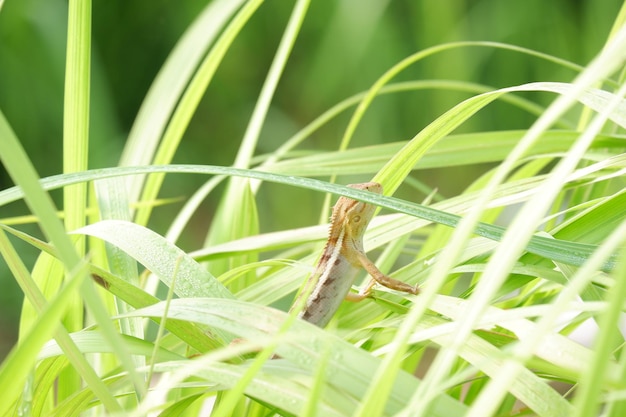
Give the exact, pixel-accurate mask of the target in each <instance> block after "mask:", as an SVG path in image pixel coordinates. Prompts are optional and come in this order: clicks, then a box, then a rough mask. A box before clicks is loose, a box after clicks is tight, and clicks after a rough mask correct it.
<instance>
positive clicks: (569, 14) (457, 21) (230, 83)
mask: <svg viewBox="0 0 626 417" xmlns="http://www.w3.org/2000/svg"><path fill="white" fill-rule="evenodd" d="M207 3H208V2H207V1H199V0H183V1H171V0H170V1H166V0H123V1H119V0H106V1H105V0H94V1H93V10H92V15H93V39H92V41H93V57H92V88H91V100H92V101H91V137H90V166H91V167H92V168H98V167H106V166H115V165H117V163H118V161H119V158H120V154H121V151H122V149H123V146H124V143H125V140H126V137H127V135H128V132H129V130H130V128H131V126H132V123H133V121H134V118H135V116H136V114H137V111H138V108H139V106H140V105H141V103H142V100H143V99H144V97H145V95H146V92H147V90H148V88H149V86H150V84H151V83H152V82H153V79H154V77H155V76H156V74H157V72H158V71H159V69H160V67H161V66H162V65H163V62H164V60H165V59H166V57H167V56H168V54H169V53H170V51H171V50H172V48H173V46H174V45H175V43H176V42H177V40H178V39H179V38H180V36H181V35H182V33H183V32H184V31H185V29H186V28H187V27H188V26H189V25H190V23H191V22H192V21H193V19H194V18H195V17H196V16H197V15H198V14H199V13H200V12H201V10H202V9H203V8H204V7H205V6H206V5H207ZM1 4H2V2H0V5H1ZM293 5H294V2H293V1H284V0H281V1H271V0H270V1H266V2H265V3H264V4H263V5H262V6H261V7H260V9H259V10H258V12H257V13H256V15H255V16H254V17H253V18H252V19H251V21H250V22H249V24H248V25H247V27H246V28H244V30H243V32H242V34H241V36H239V38H238V39H237V40H236V41H235V43H234V45H233V46H232V48H231V49H230V51H229V52H228V54H227V55H226V58H225V60H224V62H223V65H222V66H221V68H220V69H219V70H218V72H217V74H216V77H215V79H214V81H213V82H212V83H211V85H210V86H209V89H208V91H207V93H206V95H205V97H204V99H203V101H202V103H201V105H200V107H199V109H198V112H197V113H196V116H195V117H194V119H193V120H192V122H191V125H190V126H189V128H188V130H187V133H186V135H185V137H184V140H183V142H182V144H181V147H180V149H179V151H178V153H177V156H176V158H175V161H174V162H176V163H196V164H213V165H229V164H231V163H232V161H233V159H234V156H235V153H236V151H237V148H238V146H239V143H240V140H241V137H242V135H243V132H244V130H245V128H246V125H247V123H248V119H249V117H250V114H251V111H252V108H253V106H254V104H255V101H256V99H257V96H258V93H259V91H260V88H261V85H262V82H263V80H264V77H265V74H266V72H267V70H268V67H269V64H270V62H271V60H272V58H273V55H274V53H275V51H276V47H277V44H278V42H279V40H280V37H281V36H282V33H283V31H284V27H285V24H286V21H287V19H288V17H289V14H290V13H291V9H292V8H293ZM620 6H621V2H620V1H618V0H595V1H592V0H577V1H576V0H569V1H568V0H552V1H546V0H474V1H453V0H442V1H432V0H416V1H401V0H396V1H382V0H381V1H377V0H322V1H314V2H312V4H311V5H310V8H309V12H308V15H307V18H306V20H305V22H304V26H303V28H302V32H301V34H300V36H299V38H298V42H297V43H296V45H295V48H294V51H293V53H292V56H291V58H290V60H289V63H288V66H287V68H286V71H285V73H284V76H283V78H282V80H281V82H280V84H279V87H278V91H277V94H276V97H275V99H274V101H273V104H272V108H271V111H270V113H269V118H268V120H267V122H266V125H265V127H264V130H263V134H262V138H261V140H260V143H259V147H258V149H257V153H258V154H262V153H267V152H271V151H273V150H274V149H275V148H276V147H278V146H279V145H280V144H281V143H283V142H284V141H285V140H286V139H287V138H289V137H290V136H291V135H292V134H293V133H295V132H297V131H298V130H299V129H301V128H302V127H303V126H304V125H306V124H307V123H308V122H310V121H311V120H312V119H313V118H315V117H316V116H317V115H319V114H320V113H322V112H323V111H325V110H326V109H328V108H329V107H330V106H332V105H334V104H336V103H337V102H339V101H341V100H342V99H344V98H346V97H348V96H351V95H353V94H355V93H357V92H360V91H362V90H364V89H366V88H368V87H369V86H371V84H372V83H373V82H374V81H375V80H376V79H377V78H378V77H379V76H380V75H381V74H382V73H384V72H385V71H386V70H387V69H389V68H390V67H391V66H393V65H394V64H396V63H397V62H398V61H400V60H402V59H403V58H405V57H406V56H408V55H410V54H412V53H415V52H417V51H419V50H422V49H424V48H427V47H430V46H433V45H437V44H441V43H444V42H451V41H466V40H488V41H498V42H504V43H509V44H514V45H519V46H523V47H526V48H530V49H535V50H538V51H541V52H544V53H547V54H551V55H554V56H556V57H560V58H564V59H567V60H571V61H573V62H576V63H579V64H583V65H584V64H586V63H587V62H589V60H590V59H591V58H592V57H593V56H594V55H595V54H596V53H597V52H598V50H599V49H600V48H601V47H602V45H603V43H604V41H605V40H606V37H607V35H608V33H609V30H610V29H611V25H612V23H613V19H614V18H615V16H616V14H617V12H618V10H619V8H620ZM66 25H67V1H64V0H5V1H4V5H3V6H2V8H1V9H0V109H1V110H2V112H3V113H4V115H5V117H6V118H7V119H8V120H9V123H10V124H11V125H12V127H13V129H14V130H15V132H16V133H17V135H18V137H19V138H20V140H21V141H22V144H23V146H24V147H25V148H26V150H27V152H28V154H29V155H30V157H31V159H32V161H33V163H34V164H35V166H36V167H37V169H38V171H39V174H40V175H41V176H49V175H54V174H58V173H60V172H62V126H63V85H64V66H65V43H66ZM574 76H575V73H574V72H572V71H571V70H565V69H563V68H561V67H559V66H557V65H555V64H551V63H547V62H545V61H542V60H539V59H537V58H532V57H528V56H526V55H522V54H519V53H514V52H510V51H501V50H493V49H489V48H460V49H456V50H454V51H450V52H445V53H443V54H439V55H436V56H435V57H432V58H429V59H427V60H425V61H422V62H419V63H418V64H417V65H413V66H412V67H410V68H409V70H407V71H405V72H403V73H402V74H401V75H400V76H399V77H398V79H397V80H398V81H400V80H422V79H453V80H466V81H471V82H476V83H482V84H486V85H489V86H493V87H507V86H512V85H518V84H523V83H527V82H532V81H570V80H571V79H572V78H573V77H574ZM468 96H469V94H468V93H459V92H451V91H441V90H437V91H418V92H410V93H402V94H394V95H389V96H385V97H380V98H377V99H376V102H375V104H374V106H373V108H372V109H371V110H370V111H368V113H367V115H366V117H365V120H364V122H363V123H362V124H361V125H360V126H359V128H358V130H357V132H356V136H355V141H354V146H360V145H365V144H373V143H383V142H391V141H398V140H406V139H409V138H411V137H413V136H414V135H415V134H416V133H417V132H418V131H419V130H420V129H421V128H422V127H423V126H425V125H426V124H428V123H429V122H431V121H432V120H433V119H434V118H436V117H437V116H438V115H440V114H441V113H443V112H444V111H446V110H447V109H449V108H450V107H451V106H453V105H454V104H456V103H458V102H459V101H461V100H463V99H465V98H467V97H468ZM528 97H529V98H531V99H533V100H535V101H537V102H539V103H547V102H549V101H550V100H551V99H552V98H553V97H552V96H548V95H545V96H539V95H537V94H533V95H529V96H528ZM349 116H350V112H346V113H345V114H343V115H342V116H341V117H339V118H337V119H336V120H335V121H333V122H332V123H330V124H329V125H327V126H326V127H325V128H323V129H322V130H321V131H320V132H319V133H317V134H316V135H315V136H314V137H313V138H312V140H310V141H308V142H306V145H305V147H306V148H307V149H333V148H336V147H337V146H338V143H339V140H340V138H341V135H342V133H343V129H345V126H346V123H347V120H348V118H349ZM532 122H533V117H531V116H529V115H528V114H526V113H524V112H522V111H521V110H518V109H516V108H513V107H512V106H510V105H507V104H502V103H495V104H492V105H491V106H490V107H489V109H488V111H487V112H481V113H479V114H478V115H477V116H476V117H474V118H473V119H472V121H471V123H468V124H465V125H464V126H463V127H462V128H461V131H463V132H467V131H489V130H501V129H523V128H526V127H528V126H529V125H530V123H532ZM0 140H1V138H0ZM464 169H469V170H474V169H476V168H475V167H468V168H464ZM464 177H469V178H471V177H475V175H474V174H472V172H470V173H467V172H465V171H462V170H460V169H455V170H454V172H443V173H442V172H437V171H433V172H427V173H425V174H424V178H422V179H423V180H424V181H425V182H426V183H428V184H429V185H432V186H436V187H437V188H438V189H439V190H441V191H442V192H444V193H445V192H449V193H455V192H458V191H459V190H460V189H461V188H462V187H463V186H464V185H465V183H464V182H463V181H459V178H464ZM204 180H205V178H196V177H191V176H185V177H182V176H179V177H174V178H169V179H168V180H167V181H166V185H165V188H164V191H163V193H162V196H163V197H183V198H184V197H186V196H188V195H190V194H191V193H192V192H193V191H194V190H195V189H196V188H197V187H198V185H200V184H201V183H202V182H203V181H204ZM11 185H12V182H11V179H10V178H9V177H8V176H7V175H6V172H5V171H4V170H2V171H0V189H4V188H7V187H10V186H11ZM296 192H297V191H296ZM277 195H280V194H277ZM282 195H284V193H283V194H282ZM55 198H56V199H57V202H58V201H59V195H58V194H56V195H55ZM289 198H291V199H293V198H294V194H293V193H291V194H289ZM302 198H303V199H304V198H307V195H304V194H303V195H302ZM181 204H182V203H179V204H174V205H171V206H168V207H164V208H161V209H158V210H157V211H155V213H154V215H153V223H151V224H150V226H151V227H153V228H154V229H155V230H157V231H159V232H163V231H164V230H165V227H166V226H167V225H168V224H169V220H170V219H171V217H172V216H173V214H174V213H175V212H176V210H178V209H179V208H180V205H181ZM260 204H261V208H262V210H261V211H262V212H263V213H265V214H263V213H262V214H263V216H264V217H263V218H262V226H261V227H262V229H263V230H274V229H279V228H288V227H293V226H296V225H305V224H306V222H309V223H310V222H311V221H315V220H316V219H317V218H318V217H319V213H317V212H316V211H315V210H316V208H311V209H310V210H308V211H307V210H303V211H302V213H299V214H300V216H302V219H299V218H293V212H290V215H289V216H287V215H285V212H281V208H284V207H285V205H283V204H281V201H276V200H274V199H268V201H265V202H261V203H260ZM214 207H215V201H209V202H207V203H206V211H207V216H210V213H211V210H212V209H213V208H214ZM28 213H29V212H28V210H27V209H26V208H25V206H24V205H23V204H21V203H16V204H14V205H12V206H10V207H8V208H3V209H2V212H1V213H0V219H6V218H8V217H11V216H19V215H25V214H28ZM303 219H306V220H303ZM197 222H198V225H199V227H198V230H199V233H198V236H193V235H190V236H185V239H183V242H182V246H183V248H184V249H187V250H189V249H196V248H197V245H199V244H200V243H201V242H202V240H203V237H204V233H205V231H206V224H207V223H208V220H207V219H197ZM203 226H204V227H203ZM20 228H22V229H23V230H27V231H29V232H30V233H35V231H36V226H34V225H23V226H20ZM15 244H16V245H17V247H18V249H20V250H22V252H21V254H22V256H23V258H24V260H25V261H26V262H27V263H28V264H29V265H32V263H33V262H34V256H35V255H36V253H37V252H36V251H34V250H29V248H28V247H27V246H25V245H22V244H20V243H19V242H17V241H15ZM0 285H1V286H2V291H1V292H0V309H1V310H0V358H1V357H3V356H4V354H5V353H6V352H7V350H8V349H10V347H11V346H12V344H13V343H14V342H15V338H16V328H17V323H18V319H19V308H20V305H21V298H22V296H21V293H20V291H19V289H18V288H17V286H16V285H15V283H14V280H13V278H12V276H11V274H10V272H9V271H8V270H7V268H6V265H5V264H4V262H3V261H0Z"/></svg>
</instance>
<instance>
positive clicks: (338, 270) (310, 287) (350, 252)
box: [290, 182, 419, 327]
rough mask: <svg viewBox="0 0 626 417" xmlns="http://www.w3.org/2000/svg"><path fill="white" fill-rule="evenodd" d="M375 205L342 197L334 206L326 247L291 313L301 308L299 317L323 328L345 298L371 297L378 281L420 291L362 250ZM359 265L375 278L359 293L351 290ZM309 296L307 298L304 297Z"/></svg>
mask: <svg viewBox="0 0 626 417" xmlns="http://www.w3.org/2000/svg"><path fill="white" fill-rule="evenodd" d="M348 187H350V188H354V189H357V190H365V191H369V192H373V193H377V194H382V192H383V187H382V185H380V184H379V183H377V182H366V183H362V184H350V185H348ZM375 211H376V206H375V205H373V204H369V203H364V202H361V201H357V200H353V199H351V198H348V197H343V196H342V197H340V198H339V199H338V200H337V202H336V203H335V206H334V207H333V211H332V216H331V220H330V230H329V234H328V240H327V241H326V246H325V247H324V250H323V252H322V255H321V256H320V259H319V261H318V263H317V265H316V267H315V270H314V271H313V273H312V274H311V275H310V276H309V278H308V279H307V282H306V283H305V285H304V287H303V289H302V291H301V292H300V294H299V295H298V296H297V297H296V300H295V301H294V303H293V305H292V306H291V309H290V312H293V311H294V310H299V313H298V317H299V318H301V319H303V320H305V321H308V322H310V323H313V324H315V325H317V326H319V327H324V326H326V324H328V322H329V321H330V319H331V318H332V316H333V315H334V314H335V312H336V311H337V309H338V308H339V306H340V305H341V302H342V301H343V299H344V298H345V299H347V300H349V301H361V300H363V299H364V298H366V297H368V296H369V294H370V291H371V289H372V287H373V286H374V285H375V284H376V283H379V284H381V285H383V286H385V287H387V288H391V289H393V290H397V291H402V292H407V293H410V294H418V293H419V289H418V287H417V286H415V287H413V286H411V285H409V284H406V283H404V282H402V281H398V280H395V279H393V278H390V277H388V276H387V275H385V274H383V273H382V272H380V270H379V269H378V268H377V267H376V265H374V263H373V262H372V261H370V260H369V258H368V257H367V255H366V254H365V251H364V250H363V235H364V234H365V229H367V225H368V224H369V222H370V220H371V219H372V217H373V216H374V212H375ZM360 268H363V269H365V270H366V271H367V272H368V273H369V275H370V276H371V277H372V279H371V280H370V282H369V284H368V285H367V286H366V288H365V289H364V290H361V291H360V292H359V293H358V294H353V293H350V287H351V286H352V281H353V280H354V277H355V276H356V274H357V273H358V272H359V270H360ZM304 297H306V300H303V298H304Z"/></svg>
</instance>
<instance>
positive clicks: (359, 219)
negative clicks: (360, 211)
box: [352, 215, 361, 223]
mask: <svg viewBox="0 0 626 417" xmlns="http://www.w3.org/2000/svg"><path fill="white" fill-rule="evenodd" d="M352 221H353V222H354V223H358V222H360V221H361V216H358V215H357V216H354V217H353V218H352Z"/></svg>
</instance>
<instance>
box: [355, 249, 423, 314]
mask: <svg viewBox="0 0 626 417" xmlns="http://www.w3.org/2000/svg"><path fill="white" fill-rule="evenodd" d="M356 258H357V260H358V261H359V263H360V264H361V266H362V267H363V269H365V270H366V271H367V273H368V274H370V276H371V277H372V279H371V280H370V282H369V283H368V284H367V286H366V287H365V289H364V290H362V291H360V292H359V293H358V294H352V293H348V295H347V296H346V300H348V301H354V302H358V301H361V300H363V299H364V298H367V297H368V296H369V295H370V291H371V290H372V288H373V287H374V285H376V283H377V282H378V283H379V284H380V285H382V286H385V287H387V288H390V289H392V290H396V291H401V292H407V293H409V294H419V291H420V290H419V288H418V287H417V286H415V287H414V286H412V285H409V284H407V283H406V282H402V281H398V280H397V279H393V278H391V277H389V276H387V275H385V274H383V273H382V272H380V270H379V269H378V267H377V266H376V265H375V264H374V262H372V261H370V260H369V258H368V257H367V255H366V254H365V253H363V252H361V251H358V252H357V253H356Z"/></svg>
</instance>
